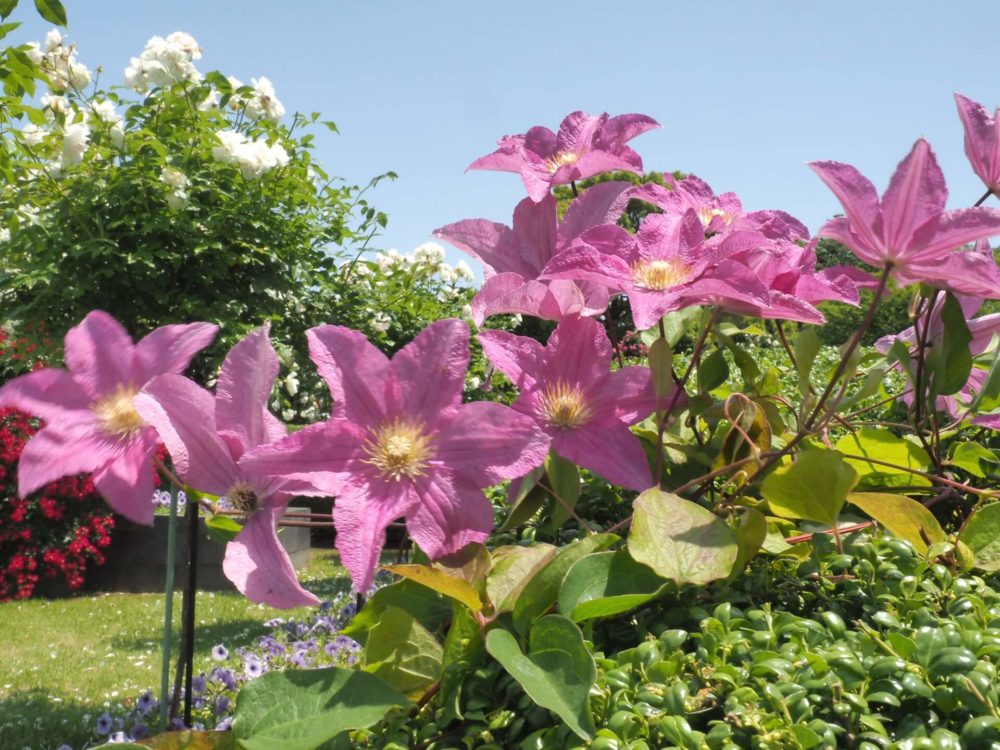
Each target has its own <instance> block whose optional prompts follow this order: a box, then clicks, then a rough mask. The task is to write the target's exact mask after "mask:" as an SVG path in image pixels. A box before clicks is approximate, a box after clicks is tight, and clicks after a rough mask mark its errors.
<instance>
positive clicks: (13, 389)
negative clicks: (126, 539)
mask: <svg viewBox="0 0 1000 750" xmlns="http://www.w3.org/2000/svg"><path fill="white" fill-rule="evenodd" d="M217 330H218V328H217V326H214V325H209V324H208V323H191V324H189V325H168V326H163V327H161V328H157V329H156V330H155V331H153V332H152V333H150V334H149V335H148V336H146V337H145V338H144V339H142V340H141V341H140V342H139V343H138V344H133V343H132V339H131V338H130V337H129V335H128V333H126V332H125V329H124V328H122V326H121V324H120V323H118V321H116V320H115V319H114V318H112V317H111V316H110V315H108V314H107V313H106V312H102V311H100V310H95V311H93V312H91V313H89V314H88V315H87V317H86V318H84V319H83V321H82V322H81V323H80V324H79V325H77V326H76V327H74V328H71V329H70V330H69V332H68V333H67V334H66V339H65V350H66V366H67V368H68V369H66V370H63V369H60V368H54V367H50V368H46V369H44V370H38V371H37V372H32V373H29V374H28V375H22V376H21V377H19V378H15V379H14V380H12V381H10V382H9V383H7V384H6V385H5V386H3V388H0V406H15V407H17V408H18V409H21V410H22V411H25V412H28V413H29V414H33V415H35V416H37V417H39V418H41V419H43V420H44V421H45V427H43V428H42V429H41V430H40V431H39V432H38V433H37V434H36V435H35V436H34V437H32V438H31V440H29V441H28V444H27V445H26V446H25V448H24V452H23V453H22V454H21V460H20V463H19V466H18V491H19V492H20V494H21V496H22V497H25V496H27V495H29V494H30V493H32V492H34V491H35V490H37V489H38V488H39V487H42V486H43V485H45V484H47V483H48V482H51V481H53V480H54V479H58V478H59V477H63V476H67V475H72V474H78V473H80V472H91V473H92V474H93V478H94V486H95V487H96V488H97V491H98V492H99V493H101V496H102V497H103V498H104V499H105V500H106V501H107V502H108V505H110V506H111V507H112V508H113V509H114V510H115V511H117V512H118V513H120V514H122V515H123V516H125V517H126V518H128V519H130V520H132V521H136V522H137V523H143V524H147V525H150V524H152V523H153V503H152V497H153V489H154V472H153V467H152V459H153V454H154V453H155V451H156V447H157V445H158V441H157V438H156V431H155V430H154V429H153V428H152V427H150V426H149V425H148V424H146V423H145V422H144V421H143V420H142V417H141V416H140V415H139V413H138V412H137V411H136V410H135V408H134V407H133V405H132V398H133V396H135V395H136V394H137V393H138V392H139V389H141V388H142V387H143V385H145V384H146V383H147V382H148V381H149V380H150V379H151V378H153V377H154V376H156V375H159V374H161V373H168V372H173V373H179V372H182V371H183V370H184V369H185V368H186V367H187V366H188V363H189V362H190V361H191V358H192V357H193V356H194V355H195V354H196V353H197V352H199V351H200V350H201V349H204V348H205V347H206V346H208V345H209V344H210V343H211V342H212V339H213V338H214V337H215V333H216V331H217Z"/></svg>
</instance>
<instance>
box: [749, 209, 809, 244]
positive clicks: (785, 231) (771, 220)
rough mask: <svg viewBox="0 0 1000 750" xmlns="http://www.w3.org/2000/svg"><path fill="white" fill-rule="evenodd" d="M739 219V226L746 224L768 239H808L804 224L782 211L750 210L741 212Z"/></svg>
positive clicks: (807, 231)
mask: <svg viewBox="0 0 1000 750" xmlns="http://www.w3.org/2000/svg"><path fill="white" fill-rule="evenodd" d="M739 221H740V225H741V226H742V225H743V224H744V223H745V224H748V225H750V226H752V227H753V228H755V229H756V230H757V231H758V232H760V233H761V234H763V235H764V236H765V237H767V238H769V239H781V240H792V241H795V240H808V239H809V230H808V229H807V228H806V225H805V224H803V223H802V222H801V221H799V220H798V219H796V218H795V217H794V216H792V215H791V214H789V213H785V212H784V211H775V210H765V211H751V212H750V213H747V214H743V217H742V218H741V219H740V220H739ZM734 228H735V227H734Z"/></svg>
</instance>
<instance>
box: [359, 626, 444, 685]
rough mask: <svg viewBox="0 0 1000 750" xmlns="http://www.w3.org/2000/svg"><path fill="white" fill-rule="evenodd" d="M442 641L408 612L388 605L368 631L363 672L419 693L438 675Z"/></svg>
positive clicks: (435, 679) (439, 673) (439, 672)
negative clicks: (439, 641) (376, 622)
mask: <svg viewBox="0 0 1000 750" xmlns="http://www.w3.org/2000/svg"><path fill="white" fill-rule="evenodd" d="M442 654H443V649H442V648H441V644H440V643H438V640H437V638H435V637H434V636H433V635H432V634H431V633H430V632H429V631H428V630H427V628H425V627H424V626H423V625H421V624H420V623H419V622H417V621H416V620H415V619H414V618H412V617H411V616H410V615H409V613H408V612H405V611H404V610H402V609H397V608H396V607H389V608H388V609H386V611H385V612H383V613H382V617H381V618H379V621H378V624H376V625H375V627H373V628H372V629H371V630H370V631H368V640H367V641H366V643H365V659H364V661H365V667H364V668H365V671H366V672H371V673H372V674H375V675H377V676H378V677H381V678H382V679H383V680H385V681H386V683H388V684H389V685H391V686H392V687H394V688H395V689H396V690H399V691H400V692H403V693H407V694H413V693H420V692H421V691H422V690H423V689H424V688H426V687H427V686H429V685H430V684H432V683H433V682H435V681H437V679H438V677H440V676H441V658H442Z"/></svg>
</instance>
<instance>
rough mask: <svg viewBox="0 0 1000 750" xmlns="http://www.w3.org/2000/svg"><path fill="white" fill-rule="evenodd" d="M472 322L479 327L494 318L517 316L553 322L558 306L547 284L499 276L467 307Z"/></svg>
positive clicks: (508, 274) (510, 274)
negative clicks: (508, 314) (469, 308)
mask: <svg viewBox="0 0 1000 750" xmlns="http://www.w3.org/2000/svg"><path fill="white" fill-rule="evenodd" d="M470 307H471V308H472V322H473V323H475V324H476V325H477V326H481V325H482V324H483V321H485V320H486V319H487V318H489V317H491V316H493V315H501V314H504V313H516V314H519V315H534V316H535V317H539V318H545V319H548V320H551V319H552V316H553V315H555V316H557V317H558V316H559V315H560V314H561V313H560V311H559V304H558V302H556V301H555V300H554V299H552V295H551V293H550V292H549V287H548V285H547V284H545V283H543V282H541V281H529V280H527V279H525V278H524V277H523V276H520V275H519V274H516V273H501V274H498V275H497V276H493V277H491V278H490V279H488V280H487V281H486V282H485V283H484V284H483V285H482V287H480V289H479V291H478V292H476V296H475V297H473V298H472V302H471V304H470Z"/></svg>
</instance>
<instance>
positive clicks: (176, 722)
mask: <svg viewBox="0 0 1000 750" xmlns="http://www.w3.org/2000/svg"><path fill="white" fill-rule="evenodd" d="M170 727H171V728H172V729H187V727H186V726H184V719H183V718H182V717H180V716H175V717H174V718H172V719H171V720H170Z"/></svg>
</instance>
